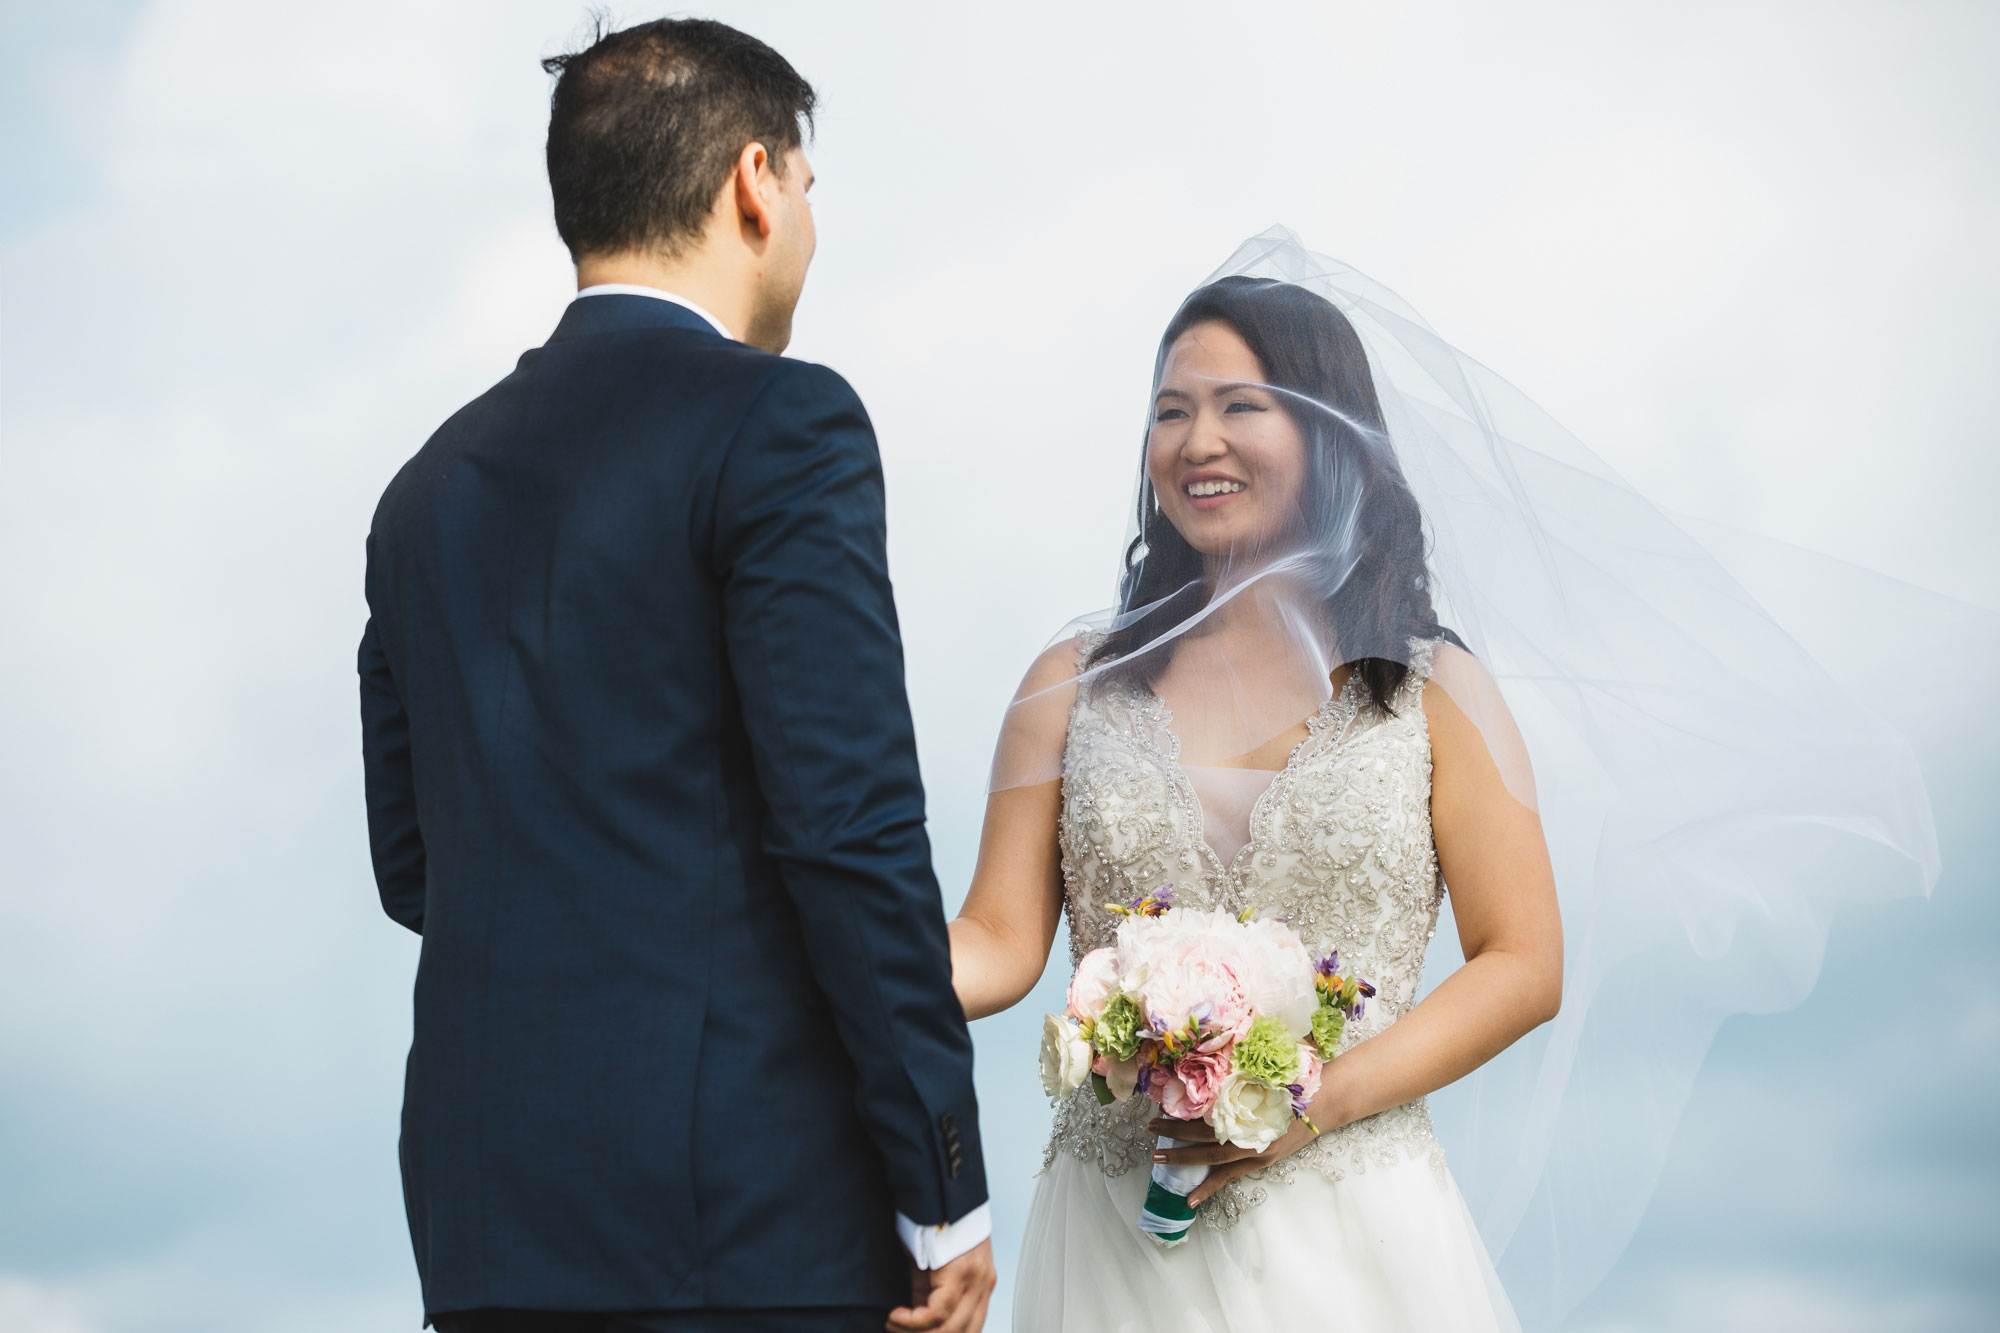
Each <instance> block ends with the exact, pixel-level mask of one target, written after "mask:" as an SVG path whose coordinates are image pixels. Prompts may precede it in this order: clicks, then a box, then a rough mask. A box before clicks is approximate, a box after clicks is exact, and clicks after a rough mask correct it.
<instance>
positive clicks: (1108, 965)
mask: <svg viewBox="0 0 2000 1333" xmlns="http://www.w3.org/2000/svg"><path fill="white" fill-rule="evenodd" d="M1117 984H1118V951H1117V950H1116V949H1093V950H1091V951H1090V952H1089V953H1087V954H1085V955H1084V956H1083V961H1082V962H1080V963H1078V964H1077V965H1076V975H1075V976H1073V977H1071V978H1070V979H1069V1016H1070V1017H1071V1018H1074V1019H1076V1020H1078V1021H1079V1022H1081V1021H1082V1020H1084V1019H1086V1018H1087V1019H1090V1020H1091V1021H1093V1022H1095V1021H1096V1019H1097V1018H1098V1016H1099V1015H1100V1014H1102V1013H1103V1012H1104V1002H1105V1001H1106V1000H1108V999H1110V998H1111V992H1112V990H1113V989H1115V988H1116V986H1117Z"/></svg>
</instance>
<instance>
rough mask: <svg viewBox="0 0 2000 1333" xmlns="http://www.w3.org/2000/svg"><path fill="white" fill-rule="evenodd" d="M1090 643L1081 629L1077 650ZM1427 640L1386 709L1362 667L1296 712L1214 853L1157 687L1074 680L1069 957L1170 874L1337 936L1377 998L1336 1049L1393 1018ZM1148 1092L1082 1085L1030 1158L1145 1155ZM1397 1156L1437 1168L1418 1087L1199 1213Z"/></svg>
mask: <svg viewBox="0 0 2000 1333" xmlns="http://www.w3.org/2000/svg"><path fill="white" fill-rule="evenodd" d="M1100 641H1101V640H1100V639H1099V638H1098V637H1097V636H1094V635H1085V636H1082V637H1080V638H1079V640H1078V648H1079V652H1080V655H1081V656H1082V657H1087V656H1088V655H1089V653H1090V651H1091V650H1092V649H1094V648H1095V647H1096V646H1097V643H1098V642H1100ZM1436 648H1437V645H1436V643H1435V642H1427V641H1420V640H1413V641H1412V642H1411V657H1410V671H1409V675H1408V676H1407V677H1406V678H1405V680H1404V682H1403V684H1402V686H1401V687H1400V688H1399V689H1398V691H1397V693H1396V696H1395V698H1394V699H1393V700H1391V710H1392V711H1390V712H1386V713H1385V712H1382V711H1380V710H1377V709H1375V708H1373V707H1369V706H1367V694H1366V691H1365V689H1364V687H1363V686H1362V683H1361V680H1360V678H1359V677H1358V676H1356V675H1353V674H1350V676H1349V678H1348V680H1347V683H1346V685H1345V686H1344V687H1343V688H1342V689H1341V691H1340V692H1339V693H1338V694H1336V695H1335V696H1334V697H1333V698H1331V699H1329V700H1328V701H1327V702H1326V703H1325V704H1324V705H1323V706H1322V707H1321V708H1320V710H1319V711H1318V712H1317V713H1316V714H1314V715H1313V716H1312V717H1311V718H1309V719H1308V720H1307V723H1306V731H1307V734H1306V738H1305V739H1304V740H1302V741H1300V742H1299V744H1298V746H1297V747H1296V748H1295V749H1294V750H1293V751H1292V754H1291V757H1290V759H1289V760H1288V761H1287V762H1286V765H1285V768H1284V769H1283V771H1281V772H1280V773H1279V774H1278V776H1277V778H1276V779H1275V780H1274V781H1273V782H1272V783H1271V786H1270V788H1269V789H1268V790H1267V791H1265V793H1264V794H1263V796H1261V797H1260V798H1259V799H1258V801H1257V803H1256V805H1255V806H1254V807H1253V808H1252V810H1251V812H1250V841H1249V843H1248V844H1247V845H1246V846H1245V847H1244V848H1243V850H1242V851H1241V852H1240V853H1239V854H1238V855H1237V856H1236V858H1235V860H1234V861H1233V862H1232V863H1230V864H1229V865H1223V864H1222V863H1221V861H1220V860H1219V859H1218V858H1217V857H1216V856H1215V854H1214V852H1213V851H1211V850H1210V849H1209V847H1208V845H1207V843H1206V842H1205V840H1204V838H1203V830H1202V813H1201V805H1200V802H1199V799H1198V798H1197V796H1196V795H1195V791H1194V785H1193V783H1191V782H1190V781H1189V780H1188V777H1187V774H1186V773H1185V772H1184V771H1183V770H1182V768H1181V766H1180V759H1179V754H1180V745H1179V741H1178V740H1177V739H1176V738H1175V736H1174V733H1173V729H1172V717H1171V715H1170V713H1169V712H1168V709H1167V706H1166V704H1165V703H1164V702H1163V701H1162V700H1161V699H1160V698H1159V696H1157V695H1155V694H1154V693H1152V691H1150V690H1148V689H1145V688H1143V687H1139V686H1134V685H1132V684H1130V683H1128V682H1122V681H1119V680H1116V679H1115V678H1113V679H1100V680H1096V681H1092V682H1089V683H1087V684H1086V685H1085V686H1083V687H1082V688H1081V689H1080V690H1079V691H1078V692H1077V698H1076V702H1075V704H1074V705H1073V706H1072V708H1071V710H1070V721H1069V734H1068V738H1067V742H1066V744H1065V748H1064V751H1063V790H1062V824H1061V829H1060V843H1061V850H1062V874H1063V887H1064V894H1063V899H1064V902H1063V911H1064V913H1065V915H1066V917H1067V918H1068V922H1069V936H1070V963H1071V966H1075V964H1076V963H1077V962H1078V961H1079V960H1081V959H1082V957H1083V955H1084V954H1086V953H1088V952H1090V951H1091V950H1092V949H1097V948H1102V947H1104V946H1105V945H1108V944H1110V943H1111V942H1112V937H1113V935H1114V934H1115V933H1116V931H1117V926H1118V918H1116V917H1115V916H1113V915H1112V914H1111V913H1108V912H1106V911H1104V910H1103V904H1104V903H1107V902H1124V901H1129V900H1131V899H1134V898H1137V897H1140V896H1141V895H1143V894H1145V893H1146V892H1148V891H1149V890H1152V889H1155V888H1158V887H1159V886H1160V885H1162V884H1172V885H1174V891H1175V894H1176V897H1177V900H1178V902H1179V903H1180V904H1181V905H1183V906H1187V907H1191V908H1197V909H1207V908H1225V909H1227V910H1229V911H1231V912H1240V911H1242V910H1243V909H1244V908H1246V907H1254V908H1255V909H1256V910H1257V913H1258V914H1259V915H1260V916H1262V915H1269V916H1280V917H1284V918H1286V919H1287V920H1288V921H1290V923H1291V925H1292V927H1293V928H1294V929H1295V930H1297V931H1298V933H1299V937H1300V938H1301V939H1302V940H1304V941H1305V943H1306V946H1307V947H1308V948H1309V949H1311V950H1312V951H1313V952H1314V953H1315V954H1321V953H1326V952H1328V951H1329V950H1332V949H1339V950H1340V957H1341V962H1342V963H1343V964H1344V967H1343V970H1349V969H1351V975H1354V976H1360V977H1366V978H1367V979H1368V980H1369V981H1371V982H1373V983H1374V985H1375V987H1376V991H1377V994H1376V996H1375V998H1374V999H1373V1000H1370V1001H1369V1003H1368V1011H1367V1014H1366V1016H1365V1017H1363V1018H1362V1019H1361V1020H1360V1021H1358V1022H1352V1023H1349V1024H1348V1025H1347V1028H1346V1031H1345V1032H1344V1033H1343V1034H1342V1037H1341V1049H1342V1050H1346V1049H1347V1048H1348V1047H1351V1046H1353V1045H1354V1044H1355V1043H1356V1042H1359V1041H1365V1040H1367V1039H1368V1038H1369V1037H1370V1036H1372V1035H1374V1034H1376V1033H1378V1032H1381V1031H1382V1030H1383V1029H1385V1028H1387V1027H1388V1026H1389V1025H1390V1024H1391V1023H1394V1022H1395V1021H1396V1020H1397V1019H1398V1018H1400V1017H1401V1016H1402V1015H1403V1014H1404V1013H1405V1012H1406V1011H1407V1010H1408V1009H1409V1007H1410V1005H1411V1003H1412V1002H1413V1001H1414V999H1415V997H1416V989H1417V982H1418V980H1419V978H1420V977H1421V975H1422V973H1423V967H1424V952H1425V949H1426V947H1427V946H1428V945H1429V943H1430V938H1431V936H1432V935H1433V934H1434V933H1435V932H1436V930H1437V918H1438V908H1439V906H1440V904H1441V903H1442V901H1443V896H1444V886H1443V883H1442V881H1441V879H1440V878H1439V875H1438V866H1437V849H1436V845H1435V843H1434V842H1433V840H1432V832H1431V813H1430V796H1431V747H1430V732H1429V729H1428V727H1427V726H1426V724H1425V720H1424V713H1423V688H1424V684H1425V682H1426V681H1427V680H1428V679H1429V676H1430V667H1431V660H1432V657H1433V655H1434V654H1435V652H1436ZM1156 1110H1157V1108H1156V1107H1155V1106H1154V1104H1153V1103H1152V1102H1151V1101H1150V1100H1148V1099H1146V1098H1143V1097H1140V1098H1134V1099H1133V1100H1131V1101H1128V1102H1120V1103H1114V1104H1113V1105H1111V1106H1100V1105H1098V1103H1097V1099H1096V1097H1095V1095H1094V1094H1092V1092H1091V1090H1090V1087H1089V1085H1088V1084H1086V1085H1084V1086H1083V1087H1081V1088H1079V1089H1077V1090H1076V1092H1075V1093H1073V1094H1072V1095H1071V1096H1069V1097H1068V1098H1066V1099H1065V1100H1063V1101H1062V1102H1061V1103H1059V1104H1058V1105H1057V1107H1056V1113H1055V1123H1054V1126H1053V1131H1052V1133H1051V1135H1050V1139H1049V1145H1048V1150H1047V1152H1046V1153H1045V1154H1044V1155H1043V1169H1044V1170H1046V1169H1047V1167H1048V1164H1049V1163H1050V1162H1053V1161H1054V1160H1055V1154H1056V1153H1057V1152H1058V1151H1061V1152H1067V1153H1070V1154H1071V1155H1073V1156H1075V1157H1078V1158H1080V1159H1082V1160H1084V1161H1094V1162H1096V1163H1097V1164H1098V1166H1099V1167H1100V1169H1102V1170H1103V1171H1104V1172H1105V1174H1107V1175H1122V1174H1124V1173H1125V1172H1127V1171H1130V1170H1132V1169H1133V1168H1134V1167H1137V1166H1140V1165H1142V1164H1146V1163H1148V1162H1149V1160H1150V1157H1151V1153H1152V1146H1153V1136H1152V1135H1151V1134H1149V1133H1148V1132H1147V1131H1146V1123H1147V1121H1149V1120H1151V1119H1152V1118H1153V1115H1154V1113H1155V1112H1156ZM1406 1156H1415V1157H1420V1158H1423V1159H1426V1160H1427V1161H1428V1162H1429V1164H1430V1166H1431V1168H1432V1170H1433V1171H1434V1172H1435V1173H1436V1174H1437V1175H1438V1177H1439V1178H1440V1179H1443V1178H1444V1175H1445V1161H1444V1152H1443V1150H1442V1149H1441V1148H1440V1147H1439V1146H1438V1143H1437V1139H1436V1137H1435V1136H1434V1135H1433V1134H1432V1132H1431V1120H1430V1113H1429V1111H1428V1110H1427V1109H1426V1107H1425V1104H1424V1099H1423V1098H1421V1097H1420V1098H1417V1099H1416V1100H1415V1101H1411V1102H1406V1103H1404V1104H1403V1105H1401V1106H1395V1107H1391V1108H1390V1109H1388V1110H1386V1111H1383V1112H1382V1113H1380V1114H1379V1115H1373V1116H1370V1117H1368V1118H1367V1119H1365V1120H1358V1121H1355V1122H1354V1123H1353V1124H1351V1125H1343V1126H1341V1127H1340V1128H1339V1129H1335V1130H1331V1131H1329V1132H1327V1133H1326V1134H1323V1135H1321V1136H1320V1137H1319V1138H1317V1139H1315V1140H1313V1141H1312V1142H1311V1143H1308V1144H1307V1145H1305V1146H1304V1147H1303V1148H1301V1149H1300V1150H1299V1151H1298V1152H1296V1153H1293V1154H1292V1155H1291V1156H1290V1157H1287V1158H1285V1159H1283V1160H1281V1161H1278V1162H1275V1163H1273V1164H1272V1165H1270V1166H1268V1167H1264V1168H1262V1169H1260V1170H1257V1171H1252V1172H1251V1173H1249V1174H1248V1175H1247V1176H1243V1177H1241V1178H1239V1179H1237V1180H1235V1181H1232V1182H1231V1183H1230V1184H1228V1185H1226V1186H1224V1187H1223V1188H1222V1189H1221V1190H1219V1191H1217V1193H1216V1194H1215V1196H1214V1197H1213V1198H1212V1199H1210V1200H1209V1201H1208V1202H1206V1203H1205V1204H1203V1205H1202V1208H1201V1211H1200V1213H1199V1214H1198V1217H1199V1218H1200V1219H1201V1221H1202V1222H1203V1223H1204V1224H1206V1225H1209V1226H1213V1227H1218V1228H1227V1227H1230V1226H1233V1225H1234V1224H1235V1223H1236V1222H1237V1221H1239V1220H1240V1219H1241V1217H1242V1216H1243V1214H1244V1212H1245V1211H1247V1210H1248V1209H1250V1208H1253V1207H1255V1206H1256V1205H1257V1204H1259V1203H1261V1202H1263V1201H1264V1199H1265V1198H1267V1197H1268V1187H1270V1186H1273V1185H1283V1184H1287V1183H1289V1182H1290V1181H1292V1180H1294V1179H1296V1178H1297V1176H1298V1172H1299V1171H1300V1169H1302V1168H1306V1167H1310V1168H1312V1169H1313V1170H1316V1171H1318V1172H1319V1173H1320V1174H1321V1175H1323V1176H1325V1177H1326V1178H1327V1179H1329V1180H1334V1181H1338V1180H1341V1179H1344V1178H1345V1177H1346V1175H1347V1174H1348V1173H1349V1172H1359V1171H1366V1170H1367V1169H1368V1166H1369V1165H1370V1164H1371V1163H1382V1164H1386V1163H1389V1162H1393V1161H1398V1160H1401V1159H1402V1158H1404V1157H1406Z"/></svg>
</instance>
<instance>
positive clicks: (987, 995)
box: [951, 643, 1076, 1019]
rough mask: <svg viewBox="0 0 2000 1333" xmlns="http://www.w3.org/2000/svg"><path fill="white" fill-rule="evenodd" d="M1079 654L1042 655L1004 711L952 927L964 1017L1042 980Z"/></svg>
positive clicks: (1056, 899)
mask: <svg viewBox="0 0 2000 1333" xmlns="http://www.w3.org/2000/svg"><path fill="white" fill-rule="evenodd" d="M1075 658H1076V651H1075V647H1074V645H1072V644H1068V643H1063V644H1058V645H1057V646H1056V647H1055V648H1052V649H1050V650H1049V651H1048V652H1046V653H1044V654H1043V655H1042V657H1041V658H1040V659H1039V660H1038V661H1036V663H1035V665H1034V667H1033V668H1032V669H1031V670H1030V671H1029V672H1028V678H1027V679H1026V680H1025V681H1023V682H1022V685H1021V690H1020V693H1019V694H1018V695H1016V697H1015V703H1014V705H1013V706H1012V707H1010V708H1009V709H1008V710H1007V720H1006V722H1005V724H1004V725H1003V727H1002V732H1001V738H1000V745H999V754H998V756H997V757H996V759H995V761H994V782H993V791H992V792H991V793H990V794H989V795H988V796H987V798H986V823H985V826H984V827H983V828H982V829H981V830H980V834H979V861H978V864H977V866H976V867H975V868H974V870H973V872H972V887H971V888H970V889H969V890H967V892H966V895H965V905H964V906H963V907H961V908H960V909H959V912H958V919H957V920H955V921H953V922H952V923H951V984H952V987H953V989H955V990H956V991H957V992H958V1001H959V1003H960V1004H961V1005H963V1006H964V1007H965V1016H966V1017H967V1018H969V1019H970V1018H984V1017H986V1016H987V1015H988V1014H997V1013H999V1012H1000V1011H1001V1010H1002V1009H1007V1008H1010V1007H1012V1006H1013V1005H1015V1004H1018V1003H1019V1002H1020V1000H1021V998H1022V997H1023V996H1025V995H1026V994H1027V993H1028V992H1029V991H1030V990H1033V989H1034V986H1035V983H1036V982H1037V981H1038V980H1040V979H1041V975H1042V969H1043V968H1044V967H1046V966H1047V965H1048V961H1049V949H1050V947H1051V946H1052V945H1054V943H1055V938H1056V925H1057V923H1058V922H1059V921H1060V920H1061V917H1062V855H1061V852H1060V851H1059V850H1058V848H1057V843H1056V829H1057V825H1058V821H1059V819H1060V818H1061V807H1062V781H1061V778H1060V776H1059V774H1060V773H1061V768H1062V749H1063V743H1064V741H1065V739H1066V732H1067V730H1068V724H1069V703H1070V699H1071V697H1072V696H1073V695H1074V692H1075V690H1074V686H1072V685H1071V684H1070V682H1071V681H1073V680H1074V679H1075V677H1076V666H1075Z"/></svg>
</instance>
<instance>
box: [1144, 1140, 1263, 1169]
mask: <svg viewBox="0 0 2000 1333" xmlns="http://www.w3.org/2000/svg"><path fill="white" fill-rule="evenodd" d="M1256 1155H1257V1154H1255V1153H1253V1152H1251V1151H1250V1150H1249V1149H1248V1148H1239V1147H1237V1146H1236V1145H1235V1144H1233V1143H1197V1144H1195V1145H1193V1146H1192V1147H1187V1148H1155V1149H1154V1150H1153V1160H1154V1161H1156V1162H1164V1163H1166V1164H1167V1165H1168V1166H1214V1165H1216V1164H1217V1163H1220V1162H1234V1161H1239V1160H1241V1159H1242V1158H1245V1157H1255V1156H1256Z"/></svg>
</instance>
